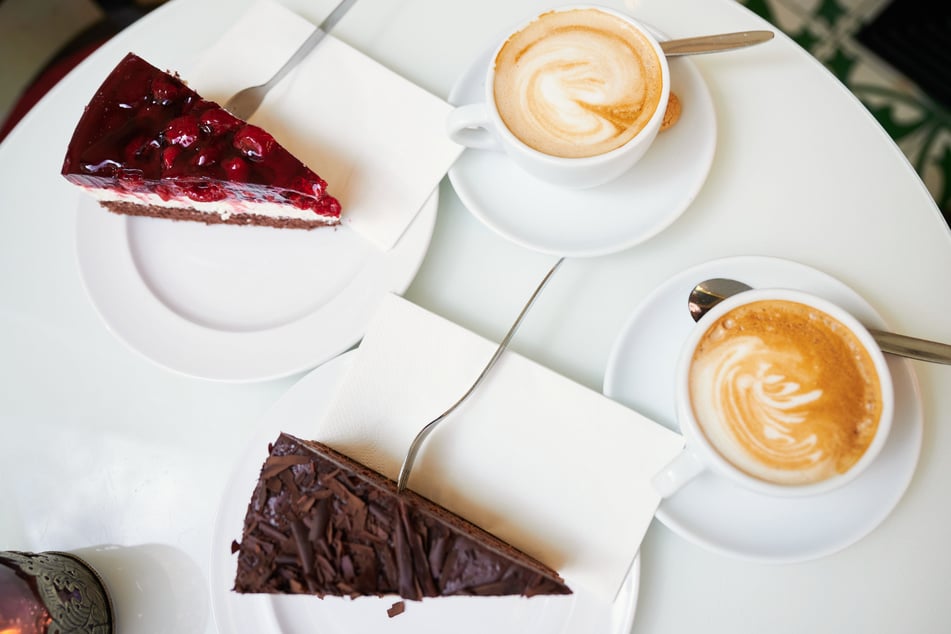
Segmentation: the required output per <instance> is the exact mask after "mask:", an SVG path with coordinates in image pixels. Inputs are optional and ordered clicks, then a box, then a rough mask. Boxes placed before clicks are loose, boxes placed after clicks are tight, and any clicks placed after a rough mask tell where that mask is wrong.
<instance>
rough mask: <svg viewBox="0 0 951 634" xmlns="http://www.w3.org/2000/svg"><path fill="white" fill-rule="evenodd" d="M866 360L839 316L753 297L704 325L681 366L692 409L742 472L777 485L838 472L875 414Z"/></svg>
mask: <svg viewBox="0 0 951 634" xmlns="http://www.w3.org/2000/svg"><path fill="white" fill-rule="evenodd" d="M880 389H881V388H880V386H879V381H878V375H877V373H876V372H875V368H874V365H873V362H872V360H871V357H870V356H869V355H868V353H867V352H866V351H865V349H864V348H862V346H861V344H860V343H859V341H858V340H857V339H856V338H855V336H854V335H853V334H852V333H851V331H849V330H848V329H846V327H845V326H843V325H842V324H841V323H839V322H838V321H836V320H835V319H833V318H832V317H830V316H829V315H826V314H825V313H822V312H820V311H816V310H815V309H812V308H809V307H806V306H804V305H802V304H795V303H793V302H785V301H773V300H768V301H764V302H757V303H754V304H751V305H748V306H744V307H740V308H739V309H736V310H734V311H731V312H730V313H728V314H727V315H726V316H725V317H723V318H721V319H719V320H718V321H717V322H716V323H715V324H713V325H712V326H711V327H710V329H709V330H708V331H707V333H706V335H705V336H704V338H703V340H702V342H701V344H700V346H699V347H698V348H697V350H696V352H695V354H694V359H693V363H692V366H691V370H690V397H691V404H692V407H693V411H694V414H695V416H696V418H697V420H698V422H699V423H700V426H701V428H702V429H703V432H704V434H706V436H707V438H708V439H709V440H710V442H711V444H713V446H714V447H715V448H716V449H717V451H719V452H720V453H721V454H722V455H723V457H724V458H726V459H727V460H728V461H730V462H731V463H733V464H734V465H735V466H737V467H738V468H739V469H741V470H742V471H745V472H746V473H748V474H750V475H753V476H755V477H757V478H760V479H763V480H767V481H770V482H775V483H779V484H805V483H811V482H819V481H821V480H824V479H827V478H829V477H832V476H834V475H835V474H837V473H844V472H845V471H847V470H848V469H849V468H850V467H851V466H852V465H853V464H854V463H855V462H857V461H858V459H859V458H860V457H861V456H862V454H863V453H864V452H865V450H866V449H867V448H868V445H869V444H870V443H871V441H872V438H873V437H874V435H875V430H876V428H877V425H878V420H879V418H880V416H881V411H882V399H881V392H880Z"/></svg>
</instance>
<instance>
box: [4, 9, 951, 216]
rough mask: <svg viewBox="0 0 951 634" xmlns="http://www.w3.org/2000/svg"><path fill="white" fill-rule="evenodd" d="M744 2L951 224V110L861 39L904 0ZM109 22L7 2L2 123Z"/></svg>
mask: <svg viewBox="0 0 951 634" xmlns="http://www.w3.org/2000/svg"><path fill="white" fill-rule="evenodd" d="M737 1H738V2H741V3H742V4H744V5H746V6H747V7H748V8H749V9H750V10H752V11H754V12H756V13H757V14H759V15H761V16H763V17H764V18H765V19H767V20H769V21H770V22H771V23H773V24H774V25H775V26H776V27H777V28H779V29H781V30H782V31H784V32H785V33H787V34H789V35H790V36H791V37H793V39H795V40H796V41H797V42H798V43H799V44H800V45H801V46H802V47H803V48H805V49H807V50H808V51H810V52H811V53H812V54H813V55H815V56H816V58H817V59H819V60H820V61H822V62H823V63H824V64H825V65H826V66H827V67H828V68H829V69H831V70H832V72H833V73H835V75H836V76H837V77H839V79H840V80H842V81H843V82H844V83H845V84H846V85H847V86H849V88H850V89H851V90H852V91H853V92H854V93H855V95H856V96H857V97H858V98H859V99H860V100H861V101H862V102H863V103H864V104H865V105H866V106H867V107H868V108H869V110H870V111H871V112H872V113H873V114H874V115H875V117H876V118H877V119H878V121H879V122H880V123H881V124H882V125H883V126H884V127H885V129H886V130H887V131H888V132H889V134H891V136H892V138H894V139H895V140H896V142H897V143H898V145H899V146H900V147H901V148H902V150H903V151H904V152H905V154H906V156H907V157H908V159H909V161H910V162H911V164H912V165H913V166H914V168H915V169H916V170H917V171H918V173H919V174H920V175H921V177H922V180H923V181H924V182H925V184H926V185H927V186H928V189H929V190H930V191H931V193H932V195H933V196H934V197H935V200H936V201H937V203H938V206H939V207H940V208H941V209H942V211H943V213H944V215H945V218H947V219H948V220H949V222H951V110H949V109H948V108H947V107H946V106H944V105H942V104H941V103H939V102H937V101H935V100H934V99H932V98H930V97H929V96H928V95H927V94H926V93H925V92H924V91H922V90H921V89H920V88H919V87H918V86H917V85H916V84H914V83H913V82H912V81H910V80H909V79H908V78H907V77H905V76H903V75H902V74H900V73H898V72H897V71H896V70H895V69H894V68H893V67H892V66H891V65H890V64H889V63H888V61H887V60H884V59H882V58H880V57H878V56H877V55H876V54H875V53H873V52H872V51H871V50H869V49H868V48H867V47H865V46H863V45H862V44H861V43H860V42H859V40H858V38H857V36H858V34H859V32H860V31H861V29H862V27H863V26H864V25H866V24H868V23H870V22H871V21H872V20H874V19H875V18H876V17H877V16H878V15H879V13H880V12H881V11H882V10H883V9H884V8H885V7H886V6H887V5H888V4H889V3H890V2H893V1H899V0H737ZM900 1H902V2H911V1H917V0H900ZM922 1H924V0H922ZM113 4H116V3H113ZM120 4H121V3H120ZM139 4H146V5H148V4H153V5H154V4H160V0H159V2H155V0H153V1H152V2H151V3H150V2H144V1H143V2H140V3H139ZM101 17H102V10H101V8H100V7H99V6H98V5H97V3H96V2H93V1H92V0H0V60H3V61H2V64H0V121H2V120H3V118H4V116H5V114H6V113H7V112H8V111H9V108H10V107H11V106H12V104H13V103H14V102H15V100H16V98H17V97H18V95H19V94H20V91H21V90H23V88H24V87H25V86H26V85H27V83H28V82H29V81H30V79H31V78H32V77H33V74H34V73H35V72H37V71H38V70H39V69H40V68H42V67H43V66H44V65H45V64H46V63H47V62H48V61H49V60H50V59H51V58H52V56H53V55H54V54H55V53H56V51H57V50H59V48H60V47H61V46H62V45H63V44H64V43H66V42H67V41H69V40H70V39H71V38H72V37H74V36H75V35H77V34H78V33H80V32H81V31H82V30H83V29H84V28H86V27H87V26H89V25H91V24H92V23H94V22H95V21H96V20H98V19H100V18H101ZM937 28H939V29H944V30H945V31H947V32H944V33H940V32H939V36H940V37H941V38H942V39H943V42H939V43H938V44H939V46H944V43H947V44H948V45H949V46H951V28H949V26H948V23H947V22H946V21H945V22H944V23H943V24H938V25H937Z"/></svg>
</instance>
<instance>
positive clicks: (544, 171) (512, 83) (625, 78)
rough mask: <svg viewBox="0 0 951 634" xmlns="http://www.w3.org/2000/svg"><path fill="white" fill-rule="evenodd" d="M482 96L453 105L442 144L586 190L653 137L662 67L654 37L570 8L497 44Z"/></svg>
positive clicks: (611, 14)
mask: <svg viewBox="0 0 951 634" xmlns="http://www.w3.org/2000/svg"><path fill="white" fill-rule="evenodd" d="M484 90H485V94H484V99H483V101H482V102H480V103H475V104H467V105H463V106H460V107H458V108H455V109H454V110H453V111H452V112H451V113H450V115H449V117H448V120H447V129H448V132H449V136H450V138H452V139H453V140H454V141H456V142H457V143H460V144H462V145H465V146H468V147H472V148H479V149H486V150H499V151H503V152H505V153H506V154H507V155H508V157H509V158H511V160H512V161H513V162H514V163H515V164H516V165H518V166H519V167H521V168H522V169H524V170H525V171H526V172H528V173H529V174H532V175H534V176H535V177H537V178H540V179H542V180H545V181H548V182H550V183H554V184H557V185H561V186H566V187H572V188H589V187H595V186H598V185H602V184H604V183H607V182H609V181H611V180H613V179H615V178H617V177H618V176H620V175H621V174H623V173H625V172H626V171H628V170H629V169H631V168H632V167H633V166H634V164H635V163H637V161H638V160H640V159H641V157H643V155H644V154H645V153H646V152H647V150H648V148H649V147H650V145H651V143H652V142H653V141H654V139H655V137H656V136H657V133H658V131H659V130H660V127H661V123H662V122H663V118H664V111H665V110H666V108H667V100H668V96H669V94H670V70H669V68H668V66H667V59H666V57H665V56H664V53H663V51H662V50H661V48H660V44H659V43H658V41H657V39H656V38H655V37H654V36H653V35H652V34H651V32H650V31H649V30H648V29H647V28H646V27H645V26H644V25H643V24H641V23H640V22H638V21H636V20H634V19H633V18H631V17H630V16H627V15H625V14H623V13H620V12H618V11H614V10H612V9H608V8H605V7H600V6H594V5H574V6H568V7H562V8H557V9H553V10H550V11H546V12H544V13H541V14H539V15H537V16H535V17H534V18H532V19H531V20H529V21H527V22H525V23H523V24H521V25H520V26H518V27H517V28H515V29H513V30H512V31H510V33H509V34H508V35H507V36H506V37H505V38H503V40H502V42H501V43H500V44H499V45H498V46H497V47H496V49H495V51H494V53H493V54H492V57H491V62H490V63H489V65H488V68H487V69H486V72H485V76H484Z"/></svg>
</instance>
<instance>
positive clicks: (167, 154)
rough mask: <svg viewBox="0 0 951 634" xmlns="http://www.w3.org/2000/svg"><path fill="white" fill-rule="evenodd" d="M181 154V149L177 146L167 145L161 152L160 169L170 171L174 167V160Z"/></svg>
mask: <svg viewBox="0 0 951 634" xmlns="http://www.w3.org/2000/svg"><path fill="white" fill-rule="evenodd" d="M181 153H182V148H181V147H179V146H177V145H169V146H168V147H166V148H165V149H164V150H162V167H164V168H165V171H168V170H170V169H172V167H173V166H174V165H175V159H177V158H178V155H179V154H181Z"/></svg>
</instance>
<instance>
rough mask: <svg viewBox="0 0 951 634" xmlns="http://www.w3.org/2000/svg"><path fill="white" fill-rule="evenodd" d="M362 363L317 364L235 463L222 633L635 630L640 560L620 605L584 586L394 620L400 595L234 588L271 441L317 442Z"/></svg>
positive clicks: (218, 583)
mask: <svg viewBox="0 0 951 634" xmlns="http://www.w3.org/2000/svg"><path fill="white" fill-rule="evenodd" d="M352 359H353V355H352V353H349V352H348V353H345V354H343V355H341V356H339V357H337V358H335V359H333V360H331V361H329V362H327V363H325V364H324V365H322V366H320V367H318V368H316V369H315V370H313V371H312V372H310V373H309V374H308V375H306V376H305V377H304V378H303V379H301V380H300V381H299V382H298V383H296V384H295V385H294V387H292V388H291V389H290V390H288V392H287V393H286V394H285V395H284V396H283V397H282V398H281V399H280V400H279V401H278V402H277V403H275V404H274V405H273V406H272V407H271V409H270V410H268V412H267V413H266V414H265V416H264V417H263V420H261V421H260V424H259V425H258V427H257V429H258V431H257V433H256V434H255V436H254V438H253V439H252V441H251V443H250V444H249V445H248V448H247V450H246V451H245V453H244V455H243V456H241V457H240V459H239V460H238V461H237V463H236V465H235V469H234V472H233V473H232V475H231V478H230V480H229V481H228V484H227V486H226V488H225V493H224V496H223V498H222V500H221V503H220V506H219V509H218V517H217V520H216V522H215V530H214V537H213V541H212V544H211V548H212V562H211V564H212V565H211V593H212V605H213V608H214V613H215V620H216V621H217V625H218V631H219V632H227V633H228V634H244V633H248V634H252V633H253V634H268V633H271V632H273V633H278V632H280V633H282V634H289V633H294V632H302V633H303V632H320V633H321V634H338V633H340V634H344V633H346V634H349V633H351V632H384V631H385V632H388V633H391V634H399V633H402V632H406V633H411V634H417V633H418V632H453V633H454V634H468V633H470V632H471V633H473V634H476V633H479V634H481V633H484V632H492V633H493V634H557V633H562V634H588V633H589V632H597V633H598V634H627V632H630V630H631V625H632V623H633V620H634V611H635V607H636V603H637V592H638V585H639V580H640V560H639V559H635V561H634V565H633V566H632V568H631V571H630V573H629V574H628V576H627V578H626V580H625V581H624V584H623V585H622V587H621V590H620V592H619V593H618V596H617V598H616V599H615V601H614V603H613V604H607V603H605V602H603V601H601V600H599V599H596V598H594V597H592V596H590V595H589V594H587V593H585V592H583V591H579V590H577V589H576V591H575V594H573V595H570V596H555V597H533V598H532V599H525V598H523V597H491V598H484V597H448V598H439V599H432V600H428V599H427V600H425V601H422V602H414V601H407V602H406V612H405V613H403V614H401V615H399V616H398V617H396V618H393V619H390V618H389V617H387V615H386V610H387V609H388V608H389V607H390V606H391V605H393V603H395V602H396V601H398V600H399V598H398V597H382V598H377V597H362V598H359V599H355V600H350V599H340V598H336V597H327V598H325V599H322V600H321V599H318V598H316V597H311V596H276V597H271V596H268V595H241V594H237V593H234V592H232V591H231V588H232V587H233V586H234V575H235V570H236V565H237V556H236V555H233V554H232V553H231V542H232V540H240V539H241V531H242V527H243V525H244V516H245V513H246V512H247V508H248V502H249V500H250V499H251V492H252V491H253V490H254V486H255V484H256V482H257V480H258V475H259V473H260V470H261V465H262V464H264V460H265V459H266V458H267V454H268V443H269V442H272V441H274V440H275V439H276V438H277V437H278V435H279V434H280V432H282V431H284V432H288V433H290V434H295V435H298V436H300V437H304V438H307V437H311V438H312V437H313V435H314V432H315V429H316V427H317V424H316V421H319V420H320V418H321V416H322V415H323V413H324V411H325V410H326V408H327V407H329V406H330V402H331V399H332V398H333V396H334V394H335V392H336V388H337V385H338V382H339V381H340V380H342V379H343V377H344V376H345V374H346V369H347V368H348V367H349V366H350V363H351V361H352Z"/></svg>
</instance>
